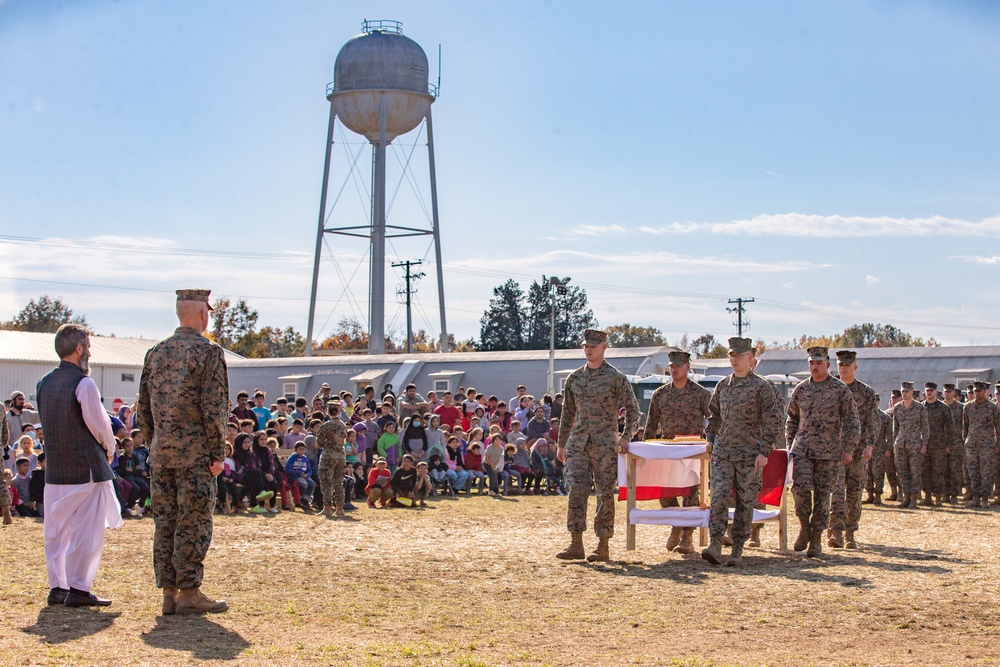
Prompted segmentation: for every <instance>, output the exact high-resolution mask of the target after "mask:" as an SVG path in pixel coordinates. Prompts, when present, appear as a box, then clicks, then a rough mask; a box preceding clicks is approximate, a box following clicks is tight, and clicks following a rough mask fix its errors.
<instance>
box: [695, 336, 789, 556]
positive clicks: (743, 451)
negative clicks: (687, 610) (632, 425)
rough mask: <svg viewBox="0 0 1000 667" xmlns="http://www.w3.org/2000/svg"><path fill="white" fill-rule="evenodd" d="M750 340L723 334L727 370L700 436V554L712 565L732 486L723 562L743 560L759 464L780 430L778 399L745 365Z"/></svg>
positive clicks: (719, 552) (748, 361)
mask: <svg viewBox="0 0 1000 667" xmlns="http://www.w3.org/2000/svg"><path fill="white" fill-rule="evenodd" d="M752 345H753V341H751V340H750V339H749V338H730V339H729V363H730V364H731V365H732V367H733V372H732V374H731V375H729V376H728V377H726V378H725V379H724V380H722V381H721V382H719V384H717V385H716V386H715V391H714V392H713V393H712V399H711V401H710V402H709V418H708V428H707V430H706V433H705V438H706V440H708V442H709V444H710V446H711V452H712V507H711V511H710V514H709V523H708V529H709V535H710V536H711V540H712V541H711V543H710V544H709V546H708V548H707V549H705V550H703V551H702V552H701V557H702V558H704V559H705V560H707V561H708V562H709V563H712V564H713V565H719V564H720V563H721V562H722V536H723V535H724V534H725V532H726V524H727V523H728V521H729V506H730V504H732V501H733V487H734V486H735V487H736V502H735V506H736V511H735V513H734V515H733V527H732V531H731V533H730V534H731V536H732V539H733V551H732V553H731V554H730V556H729V559H728V560H727V561H726V565H730V566H736V565H740V564H742V562H743V544H744V543H745V542H746V540H747V538H748V537H749V536H750V530H751V528H750V526H751V523H752V522H753V510H754V505H755V504H756V502H757V496H758V495H759V494H760V488H761V483H762V481H763V473H762V471H763V469H764V466H765V465H767V457H768V456H769V455H770V454H771V450H772V449H773V446H774V441H775V439H776V438H777V437H778V434H779V433H781V426H782V424H781V421H782V414H781V403H780V402H779V401H778V400H777V396H776V395H775V392H774V389H773V388H772V387H771V385H770V384H768V382H767V380H765V379H764V378H762V377H761V376H760V375H757V374H756V373H754V372H753V371H752V370H751V366H752V361H751V360H752V358H753V347H752Z"/></svg>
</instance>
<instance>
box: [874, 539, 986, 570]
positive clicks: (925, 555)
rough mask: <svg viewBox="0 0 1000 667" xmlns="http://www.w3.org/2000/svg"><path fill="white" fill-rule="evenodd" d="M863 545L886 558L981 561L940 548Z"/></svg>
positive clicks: (965, 562)
mask: <svg viewBox="0 0 1000 667" xmlns="http://www.w3.org/2000/svg"><path fill="white" fill-rule="evenodd" d="M861 547H862V548H863V549H864V550H865V551H874V552H875V553H877V554H879V555H881V556H884V557H886V558H902V559H905V560H935V561H940V562H942V563H955V564H958V565H972V564H975V563H978V562H979V561H975V560H969V559H967V558H960V557H958V556H953V555H952V554H951V553H949V552H947V551H941V550H940V549H914V548H912V547H903V546H899V545H895V544H872V543H862V545H861Z"/></svg>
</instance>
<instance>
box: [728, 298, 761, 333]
mask: <svg viewBox="0 0 1000 667" xmlns="http://www.w3.org/2000/svg"><path fill="white" fill-rule="evenodd" d="M753 302H754V300H753V299H743V298H739V299H730V300H729V303H735V304H736V307H735V308H726V312H729V313H735V314H736V330H737V332H738V335H739V337H740V338H743V320H744V317H743V314H744V313H745V312H746V308H744V307H743V304H747V303H753ZM746 326H747V327H749V326H750V320H746Z"/></svg>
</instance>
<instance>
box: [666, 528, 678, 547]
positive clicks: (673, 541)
mask: <svg viewBox="0 0 1000 667" xmlns="http://www.w3.org/2000/svg"><path fill="white" fill-rule="evenodd" d="M680 543H681V529H680V528H678V527H676V526H671V527H670V537H668V538H667V551H673V550H674V548H675V547H676V546H677V545H678V544H680Z"/></svg>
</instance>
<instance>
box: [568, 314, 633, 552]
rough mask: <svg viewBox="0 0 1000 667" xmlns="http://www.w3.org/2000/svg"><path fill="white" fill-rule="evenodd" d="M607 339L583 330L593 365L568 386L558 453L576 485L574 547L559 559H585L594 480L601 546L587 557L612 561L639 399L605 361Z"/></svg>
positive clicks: (571, 519)
mask: <svg viewBox="0 0 1000 667" xmlns="http://www.w3.org/2000/svg"><path fill="white" fill-rule="evenodd" d="M607 341H608V335H607V333H605V332H604V331H597V330H595V329H587V330H586V331H585V332H584V333H583V353H584V355H585V356H586V357H587V363H586V364H584V365H583V366H581V367H580V368H578V369H576V370H575V371H573V372H572V373H570V375H569V377H568V378H566V386H565V389H563V397H564V402H563V411H562V415H561V416H560V418H559V420H560V421H559V443H558V444H559V447H558V451H557V454H556V455H557V456H558V457H559V458H561V459H564V460H565V461H566V480H567V481H568V482H569V484H570V489H569V503H568V507H567V512H566V528H567V529H568V530H569V532H570V536H571V540H570V545H569V547H567V548H566V549H565V550H564V551H560V552H559V553H558V554H556V558H563V559H575V558H583V531H585V530H586V529H587V500H588V497H589V496H590V483H591V481H593V483H594V486H595V487H596V489H597V514H596V515H595V517H594V532H595V533H597V537H598V545H597V548H596V549H595V550H594V552H593V553H591V554H590V555H589V556H587V560H589V561H606V560H608V558H609V557H610V555H609V552H608V540H610V539H611V536H612V535H614V532H615V495H616V493H617V491H618V489H617V486H618V450H619V449H620V450H621V451H622V452H623V453H625V452H628V444H629V442H631V441H632V437H633V436H634V435H635V433H636V431H637V430H638V428H639V401H637V400H636V398H635V393H634V392H633V391H632V385H631V384H629V381H628V378H626V377H625V376H624V375H623V374H622V373H621V372H620V371H619V370H618V369H617V368H615V367H614V366H612V365H611V364H609V363H608V362H607V361H605V360H604V352H605V350H607V348H608V342H607ZM620 407H624V408H625V427H624V433H622V434H621V435H619V434H618V409H619V408H620ZM616 445H617V447H616Z"/></svg>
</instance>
